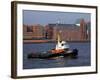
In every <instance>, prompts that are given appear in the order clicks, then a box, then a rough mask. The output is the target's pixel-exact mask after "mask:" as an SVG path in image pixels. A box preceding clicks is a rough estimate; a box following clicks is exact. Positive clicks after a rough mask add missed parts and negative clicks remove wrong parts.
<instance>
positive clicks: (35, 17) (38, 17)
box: [23, 10, 91, 26]
mask: <svg viewBox="0 0 100 80" xmlns="http://www.w3.org/2000/svg"><path fill="white" fill-rule="evenodd" d="M79 19H84V20H85V21H86V22H88V21H90V20H91V14H90V13H75V12H57V11H34V10H23V23H24V24H27V25H33V24H40V25H43V26H45V25H47V24H49V23H58V22H59V23H61V24H76V23H79Z"/></svg>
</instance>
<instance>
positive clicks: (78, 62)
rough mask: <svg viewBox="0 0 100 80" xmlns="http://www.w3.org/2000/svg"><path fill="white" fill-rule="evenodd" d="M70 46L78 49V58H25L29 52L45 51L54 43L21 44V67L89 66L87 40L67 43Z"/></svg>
mask: <svg viewBox="0 0 100 80" xmlns="http://www.w3.org/2000/svg"><path fill="white" fill-rule="evenodd" d="M69 45H70V48H71V49H74V48H77V49H78V50H79V53H78V54H79V55H78V58H76V59H69V58H56V59H27V55H28V54H29V53H31V52H39V51H47V50H50V49H52V48H55V43H39V44H34V43H33V44H23V54H24V55H23V69H35V68H56V67H75V66H90V65H91V62H90V60H91V57H90V56H91V54H90V53H91V52H90V43H89V42H83V43H82V42H78V43H74V42H73V43H69Z"/></svg>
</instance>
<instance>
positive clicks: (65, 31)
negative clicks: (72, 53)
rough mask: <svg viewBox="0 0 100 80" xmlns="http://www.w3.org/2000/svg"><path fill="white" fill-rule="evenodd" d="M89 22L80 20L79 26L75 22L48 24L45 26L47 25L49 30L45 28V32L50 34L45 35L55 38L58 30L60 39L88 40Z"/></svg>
mask: <svg viewBox="0 0 100 80" xmlns="http://www.w3.org/2000/svg"><path fill="white" fill-rule="evenodd" d="M89 24H90V23H86V22H85V21H84V19H81V20H80V23H79V26H78V25H76V24H48V25H47V26H46V27H49V28H50V31H49V30H46V33H47V34H50V35H47V36H46V37H50V38H52V39H53V40H56V39H57V34H58V32H60V34H61V39H62V40H67V41H85V40H90V25H89ZM49 28H48V29H49ZM51 28H52V31H51Z"/></svg>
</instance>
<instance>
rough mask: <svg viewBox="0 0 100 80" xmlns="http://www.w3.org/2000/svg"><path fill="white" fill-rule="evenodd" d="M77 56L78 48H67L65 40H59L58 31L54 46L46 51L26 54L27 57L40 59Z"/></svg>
mask: <svg viewBox="0 0 100 80" xmlns="http://www.w3.org/2000/svg"><path fill="white" fill-rule="evenodd" d="M77 56H78V50H77V49H73V50H70V49H69V45H68V43H67V42H66V41H61V39H60V33H58V37H57V44H56V48H55V49H52V50H49V51H46V52H37V53H30V54H28V56H27V57H28V58H29V59H30V58H40V59H49V58H54V57H71V58H76V57H77Z"/></svg>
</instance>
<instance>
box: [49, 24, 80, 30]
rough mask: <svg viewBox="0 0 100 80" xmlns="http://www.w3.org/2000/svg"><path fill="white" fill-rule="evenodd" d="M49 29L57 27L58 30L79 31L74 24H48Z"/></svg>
mask: <svg viewBox="0 0 100 80" xmlns="http://www.w3.org/2000/svg"><path fill="white" fill-rule="evenodd" d="M48 26H49V27H57V28H60V29H79V27H78V26H77V25H75V24H48Z"/></svg>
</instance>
